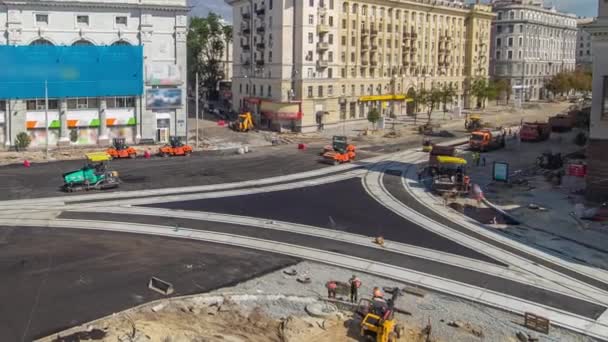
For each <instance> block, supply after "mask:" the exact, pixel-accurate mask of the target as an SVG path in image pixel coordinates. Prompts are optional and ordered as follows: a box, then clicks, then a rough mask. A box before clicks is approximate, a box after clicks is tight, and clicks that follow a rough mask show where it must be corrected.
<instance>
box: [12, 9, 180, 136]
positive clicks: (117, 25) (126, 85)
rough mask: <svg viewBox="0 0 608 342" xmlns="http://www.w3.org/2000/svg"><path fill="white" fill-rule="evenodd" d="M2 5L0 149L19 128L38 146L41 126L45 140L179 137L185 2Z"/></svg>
mask: <svg viewBox="0 0 608 342" xmlns="http://www.w3.org/2000/svg"><path fill="white" fill-rule="evenodd" d="M3 4H4V5H5V6H3V7H0V27H1V28H2V29H0V30H3V31H4V32H3V34H1V35H0V65H1V66H2V67H1V68H0V141H1V142H2V143H3V144H2V145H4V147H10V146H12V145H14V142H15V137H16V136H17V134H19V133H20V132H27V133H28V134H29V135H30V136H31V137H32V145H33V146H34V147H35V146H42V145H44V144H45V142H46V141H47V136H46V132H47V127H48V132H49V136H48V140H49V143H50V144H51V146H52V145H95V144H100V145H105V144H107V143H109V142H110V141H111V139H112V138H114V137H124V138H126V140H127V141H128V142H131V143H132V142H136V141H138V140H141V139H146V140H150V139H152V140H155V141H157V142H166V141H168V139H169V136H171V135H177V136H185V135H186V108H185V103H186V100H185V99H186V78H185V77H186V70H187V68H186V30H187V11H188V8H187V7H186V1H185V0H171V1H161V0H142V1H138V2H130V1H113V0H105V1H103V0H102V1H99V0H96V1H94V2H64V1H28V0H26V1H18V2H17V1H14V2H13V1H5V2H3ZM2 12H4V13H2ZM45 91H46V93H47V94H48V112H46V111H45Z"/></svg>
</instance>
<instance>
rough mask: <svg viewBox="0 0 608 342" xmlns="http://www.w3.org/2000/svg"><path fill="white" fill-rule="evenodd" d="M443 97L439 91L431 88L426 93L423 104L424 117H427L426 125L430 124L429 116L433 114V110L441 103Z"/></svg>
mask: <svg viewBox="0 0 608 342" xmlns="http://www.w3.org/2000/svg"><path fill="white" fill-rule="evenodd" d="M442 97H443V92H442V91H441V89H438V88H432V89H431V90H430V91H426V97H425V104H426V110H427V111H426V116H427V125H428V124H430V123H431V115H432V114H433V109H434V108H435V106H437V105H438V104H439V103H441V100H442Z"/></svg>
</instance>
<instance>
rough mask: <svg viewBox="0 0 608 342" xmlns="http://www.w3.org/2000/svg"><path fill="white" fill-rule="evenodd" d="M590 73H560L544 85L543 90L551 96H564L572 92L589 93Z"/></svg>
mask: <svg viewBox="0 0 608 342" xmlns="http://www.w3.org/2000/svg"><path fill="white" fill-rule="evenodd" d="M591 83H592V76H591V73H589V72H586V71H584V70H575V71H567V72H560V73H557V74H555V75H553V77H551V78H550V79H549V81H548V82H546V83H545V89H547V90H548V91H549V92H551V93H552V94H554V95H556V94H562V95H563V94H564V93H568V92H570V91H572V90H574V91H579V92H589V91H591Z"/></svg>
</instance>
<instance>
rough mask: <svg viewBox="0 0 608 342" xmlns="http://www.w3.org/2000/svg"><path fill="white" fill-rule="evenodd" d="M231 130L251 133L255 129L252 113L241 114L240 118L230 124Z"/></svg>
mask: <svg viewBox="0 0 608 342" xmlns="http://www.w3.org/2000/svg"><path fill="white" fill-rule="evenodd" d="M230 128H232V129H233V130H235V131H237V132H249V131H250V130H252V129H253V118H252V116H251V112H245V113H243V114H239V117H238V118H237V119H236V120H234V121H232V122H231V123H230Z"/></svg>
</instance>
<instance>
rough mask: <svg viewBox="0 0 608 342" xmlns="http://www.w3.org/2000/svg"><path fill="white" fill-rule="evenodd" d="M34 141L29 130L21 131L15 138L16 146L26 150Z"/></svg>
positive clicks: (18, 148)
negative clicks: (28, 132)
mask: <svg viewBox="0 0 608 342" xmlns="http://www.w3.org/2000/svg"><path fill="white" fill-rule="evenodd" d="M31 143H32V138H31V137H30V135H29V134H27V132H21V133H19V134H17V138H16V140H15V147H17V150H25V149H27V147H28V146H30V144H31Z"/></svg>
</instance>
